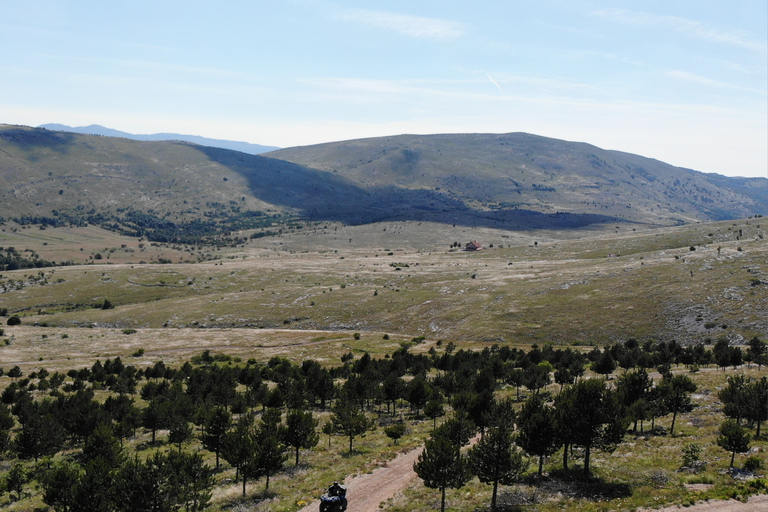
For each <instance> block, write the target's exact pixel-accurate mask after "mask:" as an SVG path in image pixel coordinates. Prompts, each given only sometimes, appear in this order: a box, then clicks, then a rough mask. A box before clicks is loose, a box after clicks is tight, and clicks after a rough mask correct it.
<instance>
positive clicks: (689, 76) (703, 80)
mask: <svg viewBox="0 0 768 512" xmlns="http://www.w3.org/2000/svg"><path fill="white" fill-rule="evenodd" d="M665 74H666V75H667V76H669V77H671V78H674V79H676V80H685V81H688V82H694V83H697V84H700V85H706V86H709V87H717V88H720V89H732V90H736V91H744V92H754V93H758V94H761V95H763V96H765V91H763V90H759V89H754V88H750V87H742V86H740V85H736V84H732V83H728V82H722V81H720V80H714V79H712V78H707V77H705V76H701V75H697V74H695V73H690V72H688V71H682V70H679V69H671V70H669V71H667V72H666V73H665Z"/></svg>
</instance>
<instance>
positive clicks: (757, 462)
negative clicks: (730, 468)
mask: <svg viewBox="0 0 768 512" xmlns="http://www.w3.org/2000/svg"><path fill="white" fill-rule="evenodd" d="M744 469H745V470H746V471H751V472H753V473H754V472H755V471H758V470H760V469H765V463H764V462H763V459H761V458H760V457H758V456H756V455H752V456H750V457H747V460H745V461H744Z"/></svg>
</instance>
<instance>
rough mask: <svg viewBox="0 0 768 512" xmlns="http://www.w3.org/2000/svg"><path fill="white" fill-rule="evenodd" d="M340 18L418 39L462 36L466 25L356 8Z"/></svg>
mask: <svg viewBox="0 0 768 512" xmlns="http://www.w3.org/2000/svg"><path fill="white" fill-rule="evenodd" d="M340 18H341V19H343V20H345V21H351V22H355V23H361V24H364V25H370V26H373V27H378V28H383V29H387V30H393V31H395V32H400V33H401V34H405V35H408V36H411V37H415V38H418V39H437V40H450V39H456V38H458V37H461V36H463V35H464V33H465V29H464V25H462V24H461V23H458V22H455V21H450V20H444V19H439V18H424V17H421V16H410V15H407V14H396V13H392V12H384V11H370V10H367V9H354V10H349V11H345V12H344V13H343V14H341V16H340Z"/></svg>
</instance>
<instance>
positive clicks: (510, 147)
mask: <svg viewBox="0 0 768 512" xmlns="http://www.w3.org/2000/svg"><path fill="white" fill-rule="evenodd" d="M0 180H2V183H3V187H0V217H2V218H5V219H18V220H19V221H21V222H23V223H27V224H29V223H37V224H40V223H47V224H54V225H59V224H67V223H69V224H73V223H74V224H82V223H89V224H96V225H99V226H103V227H107V228H109V229H113V230H117V231H122V232H125V233H127V234H140V235H142V236H147V237H149V238H150V239H152V238H153V237H154V238H155V239H161V240H178V241H190V240H191V239H195V238H199V237H206V236H210V235H214V234H216V233H223V232H230V231H237V230H241V229H249V228H257V227H262V228H266V227H269V226H273V225H278V224H281V223H282V224H284V223H286V222H291V221H295V220H296V219H304V220H317V221H324V220H336V221H341V222H344V223H347V224H364V223H370V222H376V221H395V220H403V221H404V220H416V221H433V222H440V223H452V224H461V225H467V226H487V227H495V228H499V229H509V230H526V229H538V228H555V229H557V228H571V227H584V226H589V225H594V224H604V223H610V222H622V221H626V222H631V223H645V224H652V225H672V224H681V223H685V222H691V221H699V220H717V219H730V218H737V217H747V216H751V215H754V214H763V215H765V214H768V179H763V178H755V179H749V180H747V179H744V178H727V177H724V176H718V175H707V174H702V173H699V172H695V171H691V170H687V169H681V168H677V167H673V166H670V165H667V164H664V163H663V162H659V161H657V160H652V159H649V158H644V157H640V156H637V155H631V154H628V153H621V152H616V151H606V150H602V149H599V148H596V147H594V146H591V145H589V144H582V143H572V142H565V141H561V140H556V139H548V138H544V137H537V136H533V135H528V134H507V135H433V136H410V135H403V136H398V137H384V138H376V139H365V140H356V141H346V142H338V143H332V144H323V145H318V146H308V147H300V148H291V149H285V150H280V151H275V152H271V153H268V154H266V155H249V154H245V153H242V152H236V151H229V150H225V149H220V148H213V147H209V146H201V145H197V144H190V143H188V142H181V141H170V142H169V141H165V142H151V141H136V140H130V139H127V138H119V137H108V136H94V135H82V134H76V133H72V132H65V131H53V130H47V129H42V128H28V127H20V126H8V125H0Z"/></svg>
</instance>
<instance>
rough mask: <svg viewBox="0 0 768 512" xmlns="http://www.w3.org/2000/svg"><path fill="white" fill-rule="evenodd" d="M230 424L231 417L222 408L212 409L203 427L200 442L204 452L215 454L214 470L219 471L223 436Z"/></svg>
mask: <svg viewBox="0 0 768 512" xmlns="http://www.w3.org/2000/svg"><path fill="white" fill-rule="evenodd" d="M231 423H232V417H231V416H230V414H229V412H227V410H226V409H225V408H223V407H217V408H216V409H214V411H213V414H211V415H210V416H209V417H208V418H207V419H206V421H205V422H204V424H203V425H204V426H203V435H202V437H201V441H202V443H203V447H205V449H206V450H208V451H211V452H213V453H215V454H216V469H219V456H220V455H221V448H222V445H223V442H224V436H225V435H226V433H227V430H229V426H230V424H231Z"/></svg>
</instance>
